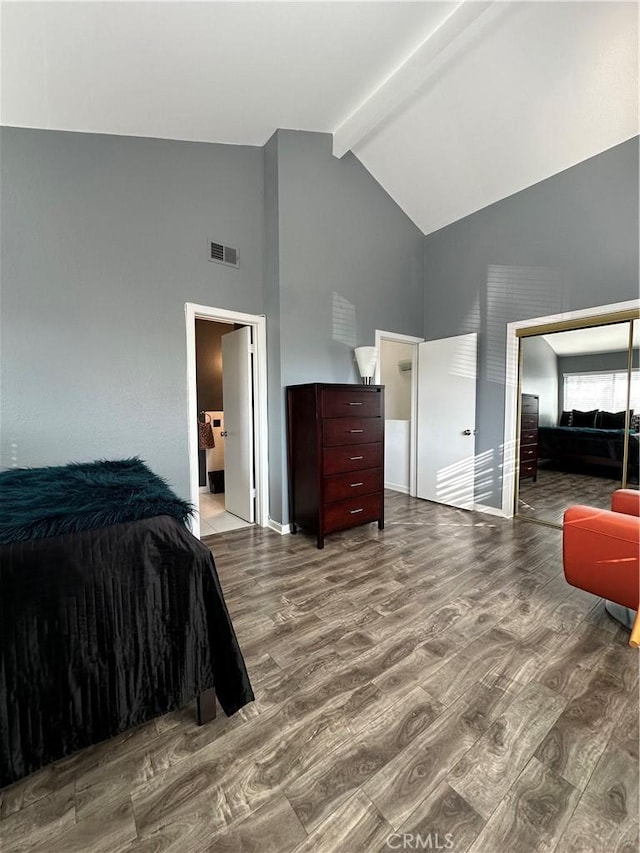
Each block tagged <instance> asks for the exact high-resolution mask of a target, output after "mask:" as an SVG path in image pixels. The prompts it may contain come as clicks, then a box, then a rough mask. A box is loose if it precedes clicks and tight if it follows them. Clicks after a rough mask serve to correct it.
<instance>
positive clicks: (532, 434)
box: [520, 429, 538, 444]
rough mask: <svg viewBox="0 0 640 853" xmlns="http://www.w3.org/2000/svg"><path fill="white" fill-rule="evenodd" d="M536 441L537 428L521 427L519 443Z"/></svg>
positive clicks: (534, 442)
mask: <svg viewBox="0 0 640 853" xmlns="http://www.w3.org/2000/svg"><path fill="white" fill-rule="evenodd" d="M537 443H538V430H537V429H523V430H522V435H521V436H520V444H537Z"/></svg>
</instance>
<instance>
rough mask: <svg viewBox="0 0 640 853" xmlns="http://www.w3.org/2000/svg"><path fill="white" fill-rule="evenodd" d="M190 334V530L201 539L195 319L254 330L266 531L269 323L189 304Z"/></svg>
mask: <svg viewBox="0 0 640 853" xmlns="http://www.w3.org/2000/svg"><path fill="white" fill-rule="evenodd" d="M184 313H185V321H186V331H187V436H188V450H189V481H190V499H191V503H192V504H193V506H194V507H195V509H196V511H195V513H194V515H193V517H192V521H191V530H192V532H193V535H194V536H197V537H198V538H200V513H199V509H198V507H199V493H200V492H199V474H198V442H197V440H196V436H197V430H196V428H195V425H196V422H197V420H198V400H197V391H196V319H198V320H217V321H218V322H220V323H238V324H240V325H242V326H251V328H252V330H253V334H252V339H253V354H254V362H253V363H254V368H255V369H254V372H253V418H254V424H253V426H254V428H253V436H254V450H255V461H254V465H255V472H256V523H257V524H259V525H260V527H266V526H267V524H268V520H269V457H268V452H267V446H268V430H267V321H266V317H265V316H264V315H260V314H243V313H241V312H239V311H227V310H226V309H224V308H212V307H210V306H208V305H197V304H196V303H194V302H186V303H185V306H184Z"/></svg>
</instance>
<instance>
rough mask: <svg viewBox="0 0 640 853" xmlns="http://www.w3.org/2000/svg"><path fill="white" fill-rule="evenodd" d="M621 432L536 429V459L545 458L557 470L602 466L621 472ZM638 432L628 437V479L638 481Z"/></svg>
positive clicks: (623, 431) (616, 430)
mask: <svg viewBox="0 0 640 853" xmlns="http://www.w3.org/2000/svg"><path fill="white" fill-rule="evenodd" d="M624 437H625V430H624V429H596V428H593V427H592V428H590V427H574V426H555V427H539V429H538V459H540V460H542V459H547V460H549V461H551V462H552V463H554V464H555V465H558V466H559V467H572V468H575V467H576V465H579V466H585V465H589V466H602V467H606V468H609V469H611V468H613V469H615V471H616V473H619V474H621V473H622V465H623V459H624ZM638 446H639V444H638V433H637V432H636V431H631V432H630V434H629V459H628V466H627V471H628V476H629V479H631V480H632V481H633V482H637V480H638V457H639V454H638Z"/></svg>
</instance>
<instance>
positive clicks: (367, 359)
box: [355, 347, 378, 379]
mask: <svg viewBox="0 0 640 853" xmlns="http://www.w3.org/2000/svg"><path fill="white" fill-rule="evenodd" d="M355 353H356V361H357V362H358V370H359V371H360V376H362V378H363V379H371V377H372V376H373V374H374V373H375V371H376V361H377V360H378V350H377V349H376V348H375V347H356V349H355Z"/></svg>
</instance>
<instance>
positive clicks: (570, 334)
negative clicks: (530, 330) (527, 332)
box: [525, 322, 640, 356]
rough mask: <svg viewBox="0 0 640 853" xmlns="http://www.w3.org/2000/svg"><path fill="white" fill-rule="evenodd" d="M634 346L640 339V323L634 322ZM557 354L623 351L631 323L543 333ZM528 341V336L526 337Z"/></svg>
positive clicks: (627, 341)
mask: <svg viewBox="0 0 640 853" xmlns="http://www.w3.org/2000/svg"><path fill="white" fill-rule="evenodd" d="M633 332H634V334H633V346H634V347H637V346H638V342H639V340H640V334H639V333H640V323H637V322H636V323H634V324H633ZM542 338H543V339H544V340H545V341H546V342H547V343H548V344H549V346H550V347H551V349H552V350H553V351H554V352H555V354H556V355H560V356H564V355H589V354H591V353H598V352H622V351H623V350H627V349H628V348H629V323H616V324H611V325H608V326H595V327H594V328H591V329H570V330H569V331H567V332H554V333H553V334H551V335H542ZM525 341H526V338H525Z"/></svg>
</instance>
